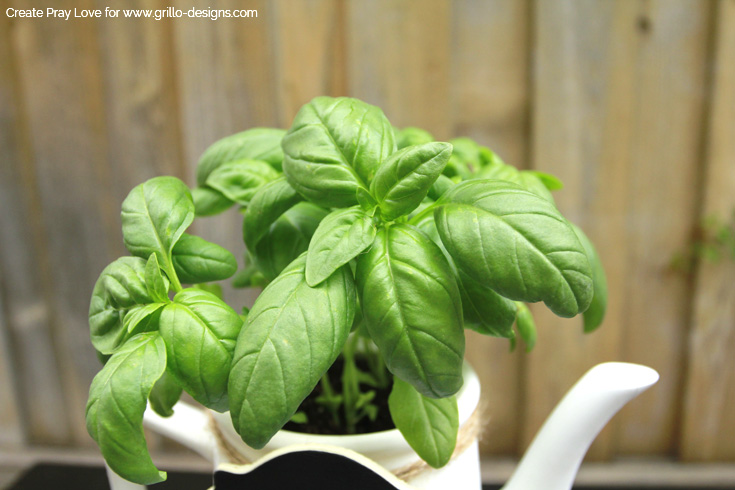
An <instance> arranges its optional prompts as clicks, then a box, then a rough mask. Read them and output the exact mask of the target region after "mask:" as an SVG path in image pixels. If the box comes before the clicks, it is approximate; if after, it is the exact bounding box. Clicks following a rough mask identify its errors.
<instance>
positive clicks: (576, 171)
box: [524, 0, 630, 459]
mask: <svg viewBox="0 0 735 490" xmlns="http://www.w3.org/2000/svg"><path fill="white" fill-rule="evenodd" d="M621 3H624V2H621ZM628 4H630V3H628ZM615 5H616V4H614V3H612V2H609V3H608V2H579V1H574V0H572V1H566V2H563V3H561V4H559V3H557V4H554V5H550V4H549V3H547V2H537V3H536V12H535V28H536V39H535V51H536V58H535V73H536V79H535V84H534V100H533V107H534V113H533V125H532V128H533V135H532V138H533V139H532V145H533V147H532V152H533V167H534V168H536V169H538V170H542V171H547V172H550V173H552V174H555V175H557V176H559V177H560V178H561V179H562V181H563V182H564V184H565V188H564V189H563V190H561V191H560V192H558V193H555V198H556V202H557V206H558V207H559V209H560V210H561V212H562V213H563V214H564V215H565V216H566V217H567V218H569V219H570V220H571V221H573V222H575V223H578V224H579V225H580V226H582V228H584V229H586V230H587V231H589V232H590V235H591V239H592V240H593V241H595V242H596V243H597V244H598V246H599V245H602V247H600V250H599V253H600V255H601V257H602V260H603V262H605V263H606V264H609V262H610V261H613V262H614V263H616V265H620V263H621V262H622V260H621V257H620V255H618V254H614V255H612V256H610V253H609V252H612V250H611V249H610V248H607V249H606V248H605V241H606V240H602V243H600V241H601V240H599V239H596V238H598V237H604V235H601V234H600V233H599V232H598V233H593V232H594V231H597V230H590V229H589V227H588V226H587V225H588V224H593V223H594V222H595V219H596V217H595V216H592V215H590V214H588V211H589V209H590V207H589V206H590V204H593V203H594V201H595V200H599V201H601V202H602V203H607V204H616V205H619V204H620V203H619V202H616V199H617V196H615V195H611V194H609V193H606V192H605V189H604V186H603V185H602V184H604V183H603V182H601V181H600V178H601V177H602V175H601V172H602V171H604V167H603V162H601V158H602V157H603V155H602V154H601V148H600V146H599V138H600V134H599V133H595V128H600V127H602V126H603V124H604V120H605V114H604V112H603V108H604V107H605V104H603V103H601V100H600V99H601V98H602V97H604V95H605V94H607V91H608V90H611V89H613V87H611V86H609V85H608V76H609V75H610V72H611V71H612V70H611V69H610V66H609V65H610V63H611V60H610V54H609V53H608V51H609V50H610V49H620V48H618V46H617V45H616V44H615V42H611V38H612V37H613V36H614V34H615V27H616V25H615V19H616V18H619V17H620V16H621V15H623V16H624V15H625V14H626V12H616V11H615V9H616V7H615ZM617 5H618V6H620V3H618V4H617ZM626 34H628V33H626ZM615 40H617V37H615ZM622 50H623V52H622V53H620V52H615V53H612V55H613V56H615V55H618V56H619V55H620V54H623V55H626V54H628V53H626V52H625V49H624V48H622ZM616 61H618V60H614V62H616ZM615 68H619V67H618V66H616V67H615ZM603 100H604V99H603ZM597 131H600V130H599V129H598V130H597ZM621 165H622V166H623V168H619V170H624V165H625V163H624V161H623V162H621ZM595 191H597V192H595ZM598 230H600V231H601V230H604V228H598ZM605 231H609V230H605ZM611 236H612V233H611ZM615 245H619V244H618V243H617V242H616V244H615ZM608 269H610V268H609V267H608ZM621 273H623V274H624V272H622V271H621ZM609 279H610V287H611V293H610V296H611V298H613V301H615V300H616V299H617V298H619V294H620V292H621V290H622V287H621V286H622V285H621V284H620V283H619V279H620V276H618V275H617V274H616V270H615V269H612V270H610V276H609ZM611 310H613V311H610V314H609V316H608V318H607V321H606V323H605V325H603V327H602V328H601V329H600V331H598V332H596V333H595V334H593V335H591V336H585V335H584V334H583V333H582V327H581V322H580V320H579V319H578V318H577V319H571V320H568V319H561V318H557V317H556V316H554V315H553V314H552V313H550V312H549V311H548V310H547V309H546V308H545V307H543V306H540V305H534V307H533V312H534V315H535V316H536V323H537V326H538V344H537V347H536V349H535V351H534V352H532V353H531V354H530V355H529V356H528V357H527V361H528V362H527V366H526V374H527V379H526V380H525V382H526V395H525V427H524V445H526V444H527V443H528V442H529V441H530V438H531V437H532V436H533V435H534V434H535V433H536V431H537V430H538V429H539V427H540V425H541V423H542V422H543V421H544V420H545V419H546V417H547V416H548V414H549V413H550V412H551V410H552V408H553V407H554V406H555V405H556V403H557V402H558V401H559V400H560V399H561V397H562V396H563V394H564V393H565V392H566V391H567V390H568V389H569V388H570V387H571V386H572V384H573V383H574V382H575V381H576V380H577V378H579V377H580V376H581V375H582V374H583V373H584V372H585V371H586V370H587V369H589V368H590V367H591V366H592V365H594V364H595V363H597V362H602V361H606V360H613V359H615V358H616V357H617V356H618V344H619V329H620V322H619V321H616V320H617V319H616V318H614V316H615V308H611ZM611 317H612V318H611ZM610 447H611V443H610V436H609V434H603V435H602V436H601V437H600V438H599V439H598V441H597V442H596V444H595V446H594V447H593V448H592V451H591V453H590V457H592V458H597V459H599V458H603V457H606V456H607V455H609V453H610Z"/></svg>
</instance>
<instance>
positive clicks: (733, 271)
mask: <svg viewBox="0 0 735 490" xmlns="http://www.w3.org/2000/svg"><path fill="white" fill-rule="evenodd" d="M715 18H716V19H717V20H716V22H717V24H716V25H717V27H716V32H717V36H716V45H715V48H714V50H715V59H714V77H713V78H714V80H713V81H714V83H713V94H712V96H711V102H710V104H711V109H710V119H709V127H708V132H707V134H708V136H707V148H706V155H707V159H706V165H707V171H706V179H705V186H704V206H703V209H702V218H703V219H704V218H705V217H708V216H718V217H719V218H720V219H723V220H726V219H728V218H729V217H732V216H733V213H735V193H734V192H733V190H735V138H733V136H734V135H735V90H733V87H735V2H733V1H727V0H722V1H719V2H718V3H717V10H716V15H715ZM733 278H735V261H733V260H732V259H728V258H724V260H722V261H720V262H718V263H716V264H712V263H708V262H702V263H700V265H699V269H698V271H697V277H696V289H695V296H694V311H693V315H692V330H691V332H690V335H689V351H688V352H689V365H688V370H687V379H686V387H687V390H686V397H685V400H684V403H685V410H684V414H683V424H682V427H683V429H682V438H681V442H680V444H679V453H680V454H681V456H682V457H683V458H684V459H686V460H689V461H717V460H722V461H732V460H733V459H735V440H734V439H733V438H732V437H731V436H732V434H735V412H734V411H733V410H732V407H733V406H735V360H733V355H732V353H733V352H735V285H734V283H733Z"/></svg>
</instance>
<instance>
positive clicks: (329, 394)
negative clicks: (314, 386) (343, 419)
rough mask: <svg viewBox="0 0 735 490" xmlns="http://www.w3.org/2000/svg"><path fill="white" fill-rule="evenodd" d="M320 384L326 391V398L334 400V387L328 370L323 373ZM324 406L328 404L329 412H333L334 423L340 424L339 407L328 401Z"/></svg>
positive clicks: (323, 390) (324, 391)
mask: <svg viewBox="0 0 735 490" xmlns="http://www.w3.org/2000/svg"><path fill="white" fill-rule="evenodd" d="M320 384H321V385H322V392H323V393H324V395H325V397H326V399H327V400H330V401H333V400H334V388H332V383H331V382H330V381H329V372H326V373H324V374H323V375H322V379H321V381H320ZM324 406H326V407H327V410H329V412H330V413H331V414H332V420H333V421H334V424H335V425H337V426H339V408H338V407H336V406H334V404H333V403H326V404H325V405H324Z"/></svg>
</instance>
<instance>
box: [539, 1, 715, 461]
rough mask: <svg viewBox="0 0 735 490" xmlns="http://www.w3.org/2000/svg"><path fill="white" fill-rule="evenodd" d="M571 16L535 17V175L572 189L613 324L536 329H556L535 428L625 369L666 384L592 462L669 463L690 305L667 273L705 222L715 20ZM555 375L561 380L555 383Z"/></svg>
mask: <svg viewBox="0 0 735 490" xmlns="http://www.w3.org/2000/svg"><path fill="white" fill-rule="evenodd" d="M566 7H567V8H558V9H554V8H547V4H545V3H544V2H540V4H539V5H538V17H537V18H538V19H539V24H538V26H539V27H538V28H539V33H538V37H537V40H538V45H537V46H538V49H539V56H538V58H537V73H538V83H539V87H538V88H537V92H536V94H535V96H536V98H535V101H537V104H538V105H537V109H536V111H535V113H534V147H533V148H534V149H533V154H534V164H535V166H536V167H537V168H538V169H540V170H549V171H550V172H552V173H555V174H557V175H559V176H560V177H561V178H562V180H563V181H564V182H565V184H566V189H565V191H564V192H561V193H559V198H558V200H557V203H558V205H559V207H560V209H561V210H562V211H563V212H564V213H565V215H566V216H568V217H570V218H571V219H572V221H575V222H577V223H579V224H581V225H582V227H583V228H585V229H587V230H588V231H589V232H590V235H591V238H592V239H593V241H594V242H596V243H598V244H599V245H600V255H601V257H602V260H603V262H604V263H606V264H607V270H608V271H609V280H610V302H611V305H610V316H609V317H608V319H607V322H606V323H605V325H604V326H603V328H602V329H601V331H600V332H598V333H595V334H594V335H592V336H589V337H586V336H583V335H582V334H581V333H579V331H578V330H577V329H571V328H569V327H570V326H572V325H575V326H576V324H577V322H573V321H564V320H554V319H553V317H552V316H551V315H549V314H548V313H545V312H544V313H543V314H541V315H540V316H539V318H540V323H541V324H543V325H544V329H546V328H554V329H555V330H553V333H552V332H550V331H546V330H544V331H543V333H540V334H539V345H540V348H539V356H538V357H536V356H534V357H532V358H531V359H532V360H531V363H530V373H529V379H528V382H529V383H530V385H529V386H530V388H529V390H528V392H529V396H532V397H534V399H536V400H546V401H544V402H540V403H530V404H529V405H530V406H533V407H534V408H533V409H532V411H531V413H530V418H529V423H528V424H527V427H526V428H527V430H530V431H532V429H531V428H532V427H533V426H538V424H539V423H540V420H541V419H542V418H543V416H544V415H543V414H544V412H547V411H548V410H549V409H550V407H551V404H552V402H554V401H555V400H556V399H558V398H560V396H561V394H562V392H563V390H564V389H566V388H562V386H560V385H558V383H559V381H560V380H562V379H565V380H566V382H565V383H564V385H566V386H568V385H570V384H571V381H572V380H573V379H574V378H576V377H578V376H579V375H581V373H582V371H584V370H586V368H587V367H590V366H591V364H593V363H597V362H601V361H605V360H612V359H624V360H628V361H632V362H639V363H643V364H647V365H650V366H652V367H654V368H655V369H657V370H659V372H660V373H661V375H662V380H661V381H660V382H659V384H658V386H657V387H656V388H655V389H654V390H651V392H649V393H647V394H645V395H643V396H642V397H641V399H640V400H638V401H636V402H635V404H634V407H635V409H634V410H633V409H629V410H624V412H623V413H622V414H621V415H620V416H619V417H618V419H617V422H618V423H619V425H618V429H619V431H618V432H617V433H616V434H615V439H613V438H612V434H611V431H610V430H608V431H607V432H606V433H603V435H602V436H601V437H600V438H599V439H598V441H597V442H596V444H595V447H593V451H592V452H591V453H590V458H592V459H599V458H605V457H609V456H610V455H611V454H613V453H614V452H617V451H620V452H623V453H626V454H631V453H633V454H638V453H659V454H665V453H668V452H670V451H672V450H673V449H674V444H675V436H674V434H675V430H676V429H675V428H676V418H677V414H678V411H679V408H680V405H679V403H680V385H679V383H680V377H681V375H682V365H683V363H682V352H681V349H682V346H683V345H684V344H683V342H684V333H685V331H686V328H687V325H686V318H687V314H688V308H689V300H688V299H689V293H690V291H689V289H688V284H687V281H686V278H684V277H681V276H677V275H675V274H673V273H672V272H671V271H670V268H669V264H670V261H671V258H672V257H673V255H674V254H675V253H676V252H677V251H678V250H679V249H681V248H682V247H683V246H685V244H686V242H687V239H688V235H689V230H690V227H691V225H692V223H693V221H694V219H695V215H696V210H697V191H696V183H697V181H698V173H699V168H698V165H699V157H700V155H699V151H700V148H701V145H700V135H701V134H702V128H703V126H702V124H703V114H704V105H703V100H704V95H705V94H704V87H705V81H706V54H707V27H708V18H709V14H708V9H707V5H706V4H703V3H697V2H667V3H666V4H665V5H664V4H662V3H656V2H640V3H635V2H617V3H605V2H570V3H567V4H566ZM564 15H567V16H569V17H570V18H567V19H564V18H563V16H564ZM554 19H557V21H556V23H555V24H552V22H553V21H554ZM546 25H548V26H549V28H548V29H547V28H546V27H545V26H546ZM554 25H555V28H554V27H553V26H554ZM550 37H551V39H550ZM554 38H555V39H556V42H553V41H552V40H553V39H554ZM549 41H552V42H549ZM554 49H556V52H555V51H553V50H554ZM611 82H613V83H611ZM544 87H546V88H544ZM674 100H675V101H676V103H672V102H671V101H674ZM549 105H550V106H551V108H552V109H545V107H548V106H549ZM603 130H604V132H603ZM621 218H622V219H621ZM611 240H614V241H613V242H610V241H611ZM537 311H538V310H537ZM555 325H558V327H555ZM565 325H569V326H565ZM552 335H553V338H552V337H551V336H552ZM559 359H565V360H566V361H565V362H564V364H560V362H559ZM549 365H555V366H557V367H558V368H557V369H555V372H554V373H553V374H552V375H546V376H544V374H543V373H544V372H548V371H547V370H548V366H549ZM572 372H574V375H572V374H571V373H572ZM550 376H551V377H553V379H549V377H550ZM543 393H546V394H547V397H546V398H543ZM538 397H542V398H538ZM542 407H544V408H542ZM533 414H536V415H533Z"/></svg>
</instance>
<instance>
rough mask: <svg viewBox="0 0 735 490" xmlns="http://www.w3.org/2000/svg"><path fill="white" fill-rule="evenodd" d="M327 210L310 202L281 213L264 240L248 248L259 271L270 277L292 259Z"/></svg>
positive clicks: (303, 250)
mask: <svg viewBox="0 0 735 490" xmlns="http://www.w3.org/2000/svg"><path fill="white" fill-rule="evenodd" d="M327 214H328V211H327V210H325V209H323V208H320V207H319V206H317V205H316V204H312V203H310V202H301V203H298V204H297V205H296V206H294V207H292V208H291V209H289V210H288V211H286V212H285V213H283V215H281V216H280V217H279V218H278V219H277V220H276V221H275V223H273V224H272V225H271V227H270V229H269V230H268V233H267V234H266V236H265V237H263V239H262V240H261V241H260V242H258V244H257V245H256V246H255V249H254V250H251V257H252V258H253V260H254V262H255V264H256V265H257V267H258V270H259V271H260V272H261V273H262V274H263V276H265V278H266V279H268V280H273V279H275V278H276V276H278V274H280V273H281V271H282V270H283V269H284V268H285V267H286V266H287V265H288V264H290V263H291V262H293V260H294V259H295V258H296V257H298V256H299V255H301V254H302V253H303V252H305V251H306V250H307V249H308V248H309V241H310V240H311V237H312V235H314V232H315V231H316V229H317V227H318V226H319V223H320V222H321V220H322V219H323V218H324V217H325V216H326V215H327Z"/></svg>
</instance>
